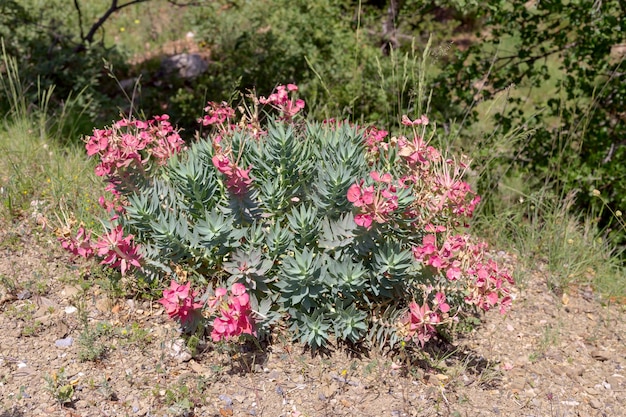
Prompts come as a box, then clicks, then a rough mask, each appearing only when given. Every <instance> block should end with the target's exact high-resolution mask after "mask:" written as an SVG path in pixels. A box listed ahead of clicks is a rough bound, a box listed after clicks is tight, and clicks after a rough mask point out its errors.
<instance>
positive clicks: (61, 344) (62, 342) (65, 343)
mask: <svg viewBox="0 0 626 417" xmlns="http://www.w3.org/2000/svg"><path fill="white" fill-rule="evenodd" d="M72 343H74V339H72V338H71V337H66V338H65V339H58V340H57V341H55V342H54V345H55V346H56V347H58V348H68V347H70V346H72Z"/></svg>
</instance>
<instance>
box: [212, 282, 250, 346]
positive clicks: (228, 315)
mask: <svg viewBox="0 0 626 417" xmlns="http://www.w3.org/2000/svg"><path fill="white" fill-rule="evenodd" d="M209 308H210V309H211V310H218V311H219V313H218V314H219V317H216V318H215V320H214V321H213V331H212V332H211V338H212V339H213V341H215V342H218V341H220V340H229V339H231V338H233V337H236V336H240V335H242V334H250V335H254V336H256V331H255V330H254V320H253V318H252V309H251V307H250V296H249V295H248V293H247V292H246V287H245V286H244V285H243V284H239V283H235V284H233V285H232V287H231V289H230V295H228V290H227V289H226V288H217V289H216V290H215V297H213V298H211V299H210V300H209Z"/></svg>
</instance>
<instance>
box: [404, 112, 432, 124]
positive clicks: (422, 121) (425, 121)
mask: <svg viewBox="0 0 626 417" xmlns="http://www.w3.org/2000/svg"><path fill="white" fill-rule="evenodd" d="M428 123H429V121H428V117H426V116H425V115H423V114H422V116H421V117H419V118H417V119H415V120H411V119H409V116H407V115H406V114H404V115H402V124H403V125H405V126H412V127H414V126H419V125H423V126H427V125H428Z"/></svg>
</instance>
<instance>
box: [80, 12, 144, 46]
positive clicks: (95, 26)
mask: <svg viewBox="0 0 626 417" xmlns="http://www.w3.org/2000/svg"><path fill="white" fill-rule="evenodd" d="M75 1H77V0H75ZM146 1H150V0H131V1H129V2H128V3H124V4H120V5H118V0H111V6H110V7H109V9H108V10H107V11H106V12H104V14H103V15H102V16H100V19H98V21H97V22H96V23H94V24H93V25H92V26H91V29H89V32H88V33H87V36H85V37H83V38H82V40H83V42H82V44H81V45H79V46H78V47H76V52H82V51H84V50H85V49H86V47H87V44H91V43H93V38H94V36H95V35H96V32H97V31H98V29H100V28H101V27H102V25H104V22H106V21H107V19H108V18H109V17H111V15H112V14H113V13H115V12H118V11H120V10H122V9H123V8H125V7H128V6H131V5H133V4H139V3H144V2H146Z"/></svg>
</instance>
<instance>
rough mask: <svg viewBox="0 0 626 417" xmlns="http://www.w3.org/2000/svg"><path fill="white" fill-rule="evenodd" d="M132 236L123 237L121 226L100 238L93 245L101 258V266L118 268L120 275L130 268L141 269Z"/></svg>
mask: <svg viewBox="0 0 626 417" xmlns="http://www.w3.org/2000/svg"><path fill="white" fill-rule="evenodd" d="M132 240H133V235H128V236H124V231H123V230H122V226H119V225H118V226H117V227H115V229H113V230H111V231H110V232H109V233H106V234H105V235H104V236H102V237H101V238H100V239H99V240H98V242H96V244H95V245H94V249H95V250H97V253H98V256H101V257H103V258H104V259H103V260H102V262H101V264H103V265H109V266H110V267H111V268H120V270H121V272H122V275H124V274H125V273H126V271H127V270H128V269H129V267H130V266H134V267H136V268H141V264H140V263H139V259H141V256H140V255H139V253H138V252H137V247H136V246H135V245H134V244H133V242H132Z"/></svg>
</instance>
